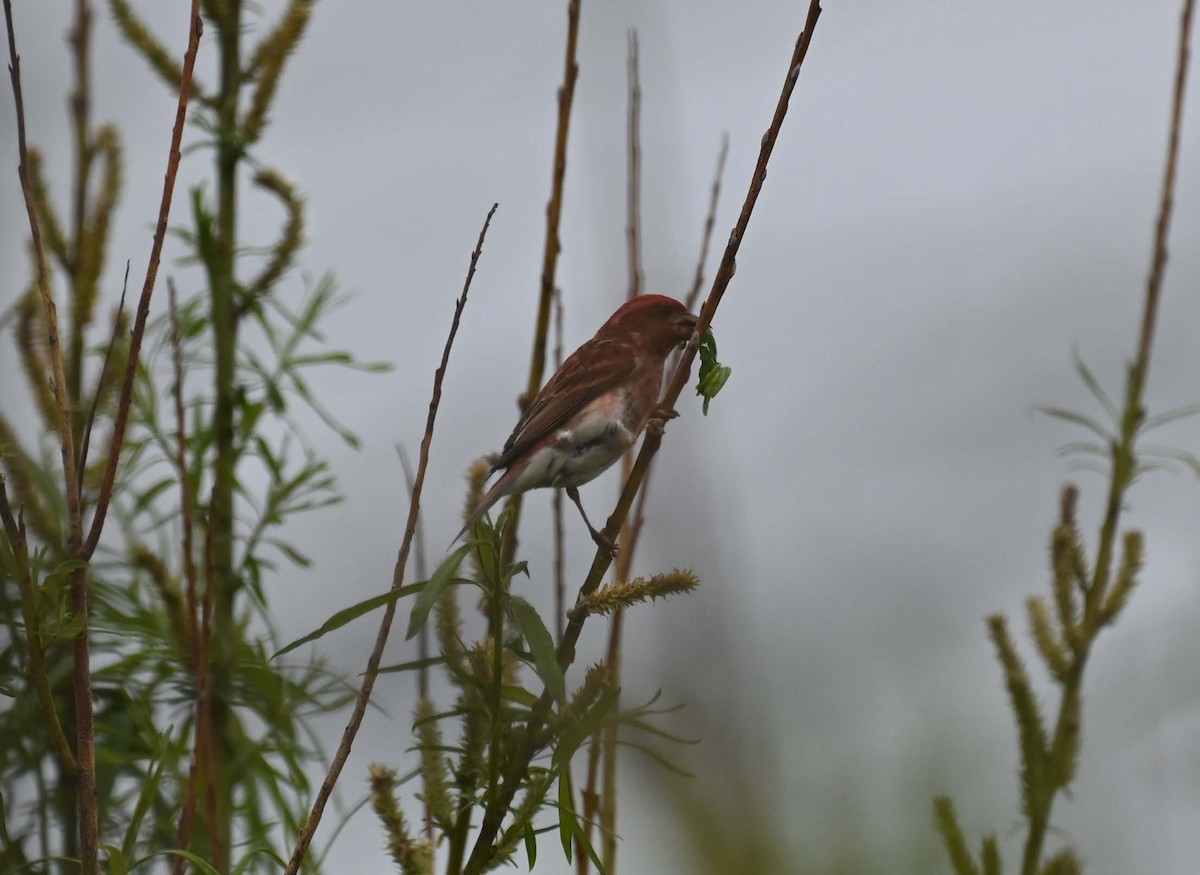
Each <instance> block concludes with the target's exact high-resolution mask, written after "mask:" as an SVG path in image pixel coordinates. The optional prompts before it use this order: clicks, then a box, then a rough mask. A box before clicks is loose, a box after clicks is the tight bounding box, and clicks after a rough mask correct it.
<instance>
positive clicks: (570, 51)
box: [501, 0, 580, 564]
mask: <svg viewBox="0 0 1200 875" xmlns="http://www.w3.org/2000/svg"><path fill="white" fill-rule="evenodd" d="M579 4H580V0H570V2H569V3H568V4H567V51H566V58H565V60H564V61H563V81H562V85H561V86H559V89H558V126H557V128H556V129H555V134H554V170H553V174H552V176H551V183H550V201H549V203H547V204H546V245H545V248H544V250H543V253H542V276H541V285H540V290H539V295H538V312H537V321H536V322H535V324H534V333H533V353H532V356H531V357H530V360H529V380H528V382H527V384H526V386H525V393H524V394H523V395H522V396H521V397H520V399H519V400H518V404H519V405H520V407H521V412H522V413H524V412H525V408H526V407H528V406H529V404H530V403H531V402H532V401H533V399H534V397H535V396H536V395H537V393H538V389H540V388H541V387H542V378H543V377H544V376H545V372H546V347H547V345H548V343H549V340H548V338H549V335H550V311H551V310H552V309H553V306H552V305H553V303H554V288H555V287H554V276H555V273H556V272H557V270H558V254H559V252H561V251H562V243H561V241H560V240H559V239H558V226H559V222H560V220H561V219H562V205H563V180H564V178H565V177H566V173H567V134H568V133H569V132H570V130H571V106H572V105H573V103H574V101H575V81H576V80H577V79H578V78H579V64H578V63H577V62H576V61H575V49H576V46H577V45H578V44H579ZM505 506H506V507H511V508H512V510H513V518H512V524H511V525H510V526H509V535H508V537H507V538H506V539H505V541H504V545H503V546H502V548H501V552H502V554H503V555H502V557H501V558H502V561H503V562H504V563H505V564H507V563H509V562H512V558H513V556H514V555H515V554H516V550H517V525H518V523H519V522H520V518H521V496H519V495H514V496H511V497H510V498H509V499H508V501H507V502H506V504H505Z"/></svg>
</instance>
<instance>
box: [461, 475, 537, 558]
mask: <svg viewBox="0 0 1200 875" xmlns="http://www.w3.org/2000/svg"><path fill="white" fill-rule="evenodd" d="M518 473H520V469H519V468H518V469H510V470H508V471H505V472H504V474H503V475H502V476H501V477H500V479H499V480H497V481H496V482H495V483H493V484H492V488H491V489H489V490H488V491H487V492H485V493H484V494H483V498H481V499H479V504H478V505H476V507H475V510H473V511H472V512H471V515H470V516H469V517H467V521H466V523H465V524H464V525H463V527H462V528H461V529H459V530H458V534H457V535H455V536H454V540H453V541H451V542H450V545H451V546H454V544H455V543H457V542H458V541H459V540H460V539H461V538H462V536H463V535H465V534H466V533H467V532H469V531H471V529H473V528H475V524H476V523H477V522H479V521H480V520H481V519H483V515H484V514H485V513H487V512H488V511H489V510H491V509H492V506H493V505H494V504H495V503H496V502H498V501H499V500H500V499H502V498H503V497H504V496H506V495H508V492H509V490H510V489H511V488H512V484H513V481H514V480H516V479H517V474H518Z"/></svg>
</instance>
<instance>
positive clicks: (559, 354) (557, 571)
mask: <svg viewBox="0 0 1200 875" xmlns="http://www.w3.org/2000/svg"><path fill="white" fill-rule="evenodd" d="M562 362H563V305H562V289H556V290H555V293H554V370H556V371H557V370H558V369H559V368H561V367H562ZM551 515H552V516H553V518H554V643H555V644H556V645H557V644H558V643H559V642H560V641H562V636H563V618H564V617H565V616H566V613H567V602H566V593H567V578H566V571H565V563H566V537H565V534H564V532H563V495H562V490H561V489H555V490H554V499H553V501H552V502H551ZM585 856H586V855H585Z"/></svg>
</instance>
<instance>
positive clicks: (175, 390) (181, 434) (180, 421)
mask: <svg viewBox="0 0 1200 875" xmlns="http://www.w3.org/2000/svg"><path fill="white" fill-rule="evenodd" d="M167 302H168V305H169V308H170V317H171V365H172V368H173V370H174V377H175V379H174V382H173V384H172V387H171V388H172V391H171V396H172V398H173V400H174V402H175V467H176V469H177V470H178V471H179V507H180V510H181V519H182V524H183V543H182V549H183V573H184V578H185V580H186V581H187V597H186V598H187V631H188V637H189V640H188V641H186V642H183V643H184V644H185V646H187V647H188V650H189V653H188V657H189V659H190V660H191V663H192V672H193V673H195V671H196V666H197V664H198V662H199V628H198V625H199V616H198V612H197V597H196V593H197V589H198V587H199V582H198V580H197V577H198V575H197V572H196V555H195V544H194V541H193V537H194V522H193V519H192V506H193V501H192V472H191V471H190V470H189V469H188V461H187V450H188V436H187V418H186V416H185V415H184V401H183V399H184V392H183V336H182V332H181V330H180V325H179V307H178V299H177V297H176V294H175V280H174V279H172V278H170V277H168V278H167Z"/></svg>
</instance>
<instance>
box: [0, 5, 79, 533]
mask: <svg viewBox="0 0 1200 875" xmlns="http://www.w3.org/2000/svg"><path fill="white" fill-rule="evenodd" d="M4 22H5V25H6V27H7V29H8V57H9V67H8V72H9V78H10V79H11V80H12V90H13V100H14V102H15V104H16V110H17V150H18V156H19V162H20V163H19V164H18V165H17V173H18V175H19V177H20V179H21V191H22V193H23V194H24V196H25V211H26V213H27V214H28V216H29V231H30V236H31V237H32V238H33V254H34V261H35V262H36V264H37V272H38V293H39V295H40V296H41V301H42V318H43V319H44V320H45V326H44V327H45V329H46V351H47V353H48V354H49V356H50V372H51V375H52V378H53V383H54V387H53V388H54V402H55V408H56V410H55V412H56V414H57V419H58V421H57V427H58V433H59V442H60V445H61V452H62V464H63V475H64V479H65V481H66V487H67V489H66V491H67V513H68V517H69V519H68V521H69V523H70V525H71V528H72V529H75V528H76V527H78V526H79V488H78V481H77V478H78V469H77V468H76V467H75V440H74V438H75V436H74V433H73V430H72V428H71V400H70V396H69V393H68V384H67V376H66V367H65V365H64V361H63V349H62V344H61V343H60V339H59V327H58V308H57V307H56V306H55V304H54V292H53V290H52V289H51V288H50V266H49V264H48V263H47V261H46V249H45V246H44V244H43V242H42V231H41V223H40V221H39V218H38V210H37V204H36V202H35V200H34V196H33V182H32V179H31V178H30V175H29V148H28V146H27V144H26V138H25V100H24V96H23V94H22V91H21V58H20V56H19V55H18V54H17V42H16V34H15V33H14V30H13V20H12V0H4ZM79 534H80V533H78V532H74V531H73V532H72V534H71V535H70V536H69V538H70V539H71V543H70V545H69V552H70V554H71V555H75V549H76V548H77V547H78V542H79V540H81V538H80V537H78V536H79Z"/></svg>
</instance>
